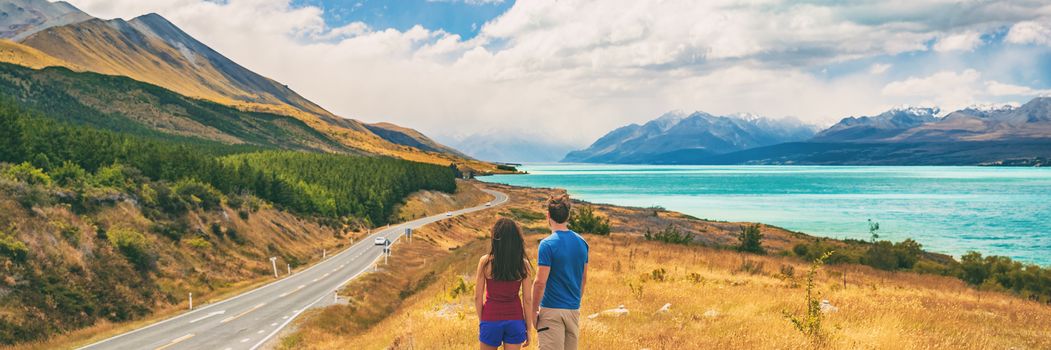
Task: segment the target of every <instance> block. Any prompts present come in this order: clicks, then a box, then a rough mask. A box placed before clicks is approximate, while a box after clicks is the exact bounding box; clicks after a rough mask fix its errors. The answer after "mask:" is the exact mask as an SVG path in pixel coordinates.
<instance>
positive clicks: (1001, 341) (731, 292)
mask: <svg viewBox="0 0 1051 350" xmlns="http://www.w3.org/2000/svg"><path fill="white" fill-rule="evenodd" d="M487 186H491V185H487ZM495 187H498V189H499V190H501V191H504V192H506V193H508V194H510V195H511V199H512V202H511V203H509V204H508V206H507V207H504V208H500V209H498V210H493V211H483V212H477V213H472V214H468V215H466V216H465V217H463V218H456V219H452V220H450V221H449V222H448V223H443V224H438V225H431V226H428V227H426V228H421V229H420V230H417V232H416V233H415V237H416V238H415V241H414V242H413V243H412V244H411V245H409V244H405V243H404V242H401V243H399V244H398V245H395V247H394V251H395V253H394V255H393V259H392V260H391V264H390V265H388V266H383V267H382V268H381V269H380V270H379V272H377V273H374V274H371V275H366V276H364V277H363V278H361V279H359V280H357V281H355V282H353V283H352V284H351V285H350V286H348V287H347V288H346V289H345V290H344V295H346V296H347V299H348V304H347V305H343V306H335V307H329V308H326V309H323V310H319V311H314V312H311V313H309V314H308V315H307V317H306V318H305V319H304V320H303V321H301V323H300V326H299V330H298V331H295V332H289V333H288V334H285V336H284V338H283V339H282V341H281V343H280V346H279V347H280V348H283V349H342V348H347V347H354V348H359V349H415V348H426V349H465V348H474V347H476V346H477V322H478V321H477V317H476V316H475V313H474V312H475V311H474V307H473V288H474V286H473V280H474V279H473V276H471V274H472V273H473V271H474V267H475V266H476V264H477V259H478V256H480V255H481V254H484V253H485V251H486V250H487V246H486V241H485V237H486V235H487V230H488V228H489V226H490V225H491V224H492V223H493V222H494V221H495V219H496V218H497V217H498V216H506V217H511V218H513V219H515V220H517V221H519V222H520V223H522V224H523V225H524V226H525V229H526V232H527V233H528V237H527V240H526V241H527V242H528V244H527V247H528V249H529V255H530V256H533V257H535V254H536V251H535V248H536V244H535V242H537V241H538V240H539V239H541V238H543V237H544V236H545V235H546V234H547V232H546V227H545V226H544V225H545V224H544V222H543V220H542V219H543V215H542V213H541V212H540V211H539V208H541V204H542V203H543V200H544V199H545V198H546V197H547V196H548V195H549V194H550V193H551V192H552V191H551V190H540V189H524V188H513V187H506V186H495ZM579 204H580V203H578V206H579ZM593 208H594V209H595V212H597V213H598V215H599V216H600V217H604V218H607V219H609V222H610V223H611V225H612V227H613V230H612V231H613V232H612V234H611V235H609V236H598V235H585V238H586V239H587V240H588V242H589V245H590V247H591V252H592V258H591V259H590V260H591V264H590V270H589V276H590V277H589V278H590V279H589V282H588V287H587V292H586V294H585V297H584V302H583V308H582V310H581V314H582V324H581V329H582V332H583V339H582V343H581V345H582V348H585V349H681V348H684V347H685V348H790V349H798V348H820V349H856V348H870V349H988V348H1015V349H1042V348H1047V347H1049V346H1051V334H1048V333H1047V332H1046V328H1047V327H1046V325H1048V324H1051V306H1049V305H1048V304H1047V303H1046V302H1039V301H1033V300H1026V299H1023V298H1019V297H1017V296H1014V295H1011V294H1010V293H1005V291H1004V289H1003V287H1002V286H999V285H998V283H999V282H997V281H996V280H995V279H996V278H1000V277H1004V276H1006V274H997V275H998V276H1000V277H996V278H992V279H985V280H984V282H981V283H978V284H979V285H981V287H980V288H975V287H974V285H972V284H969V283H972V281H967V282H965V281H962V280H960V279H958V278H955V277H952V276H942V275H938V274H930V273H926V274H919V273H915V272H904V271H884V270H880V269H876V268H873V267H870V266H865V265H860V264H856V263H851V262H849V261H844V260H839V261H838V262H837V263H833V264H830V265H826V266H824V267H820V268H818V269H816V270H815V271H816V274H815V277H814V283H813V285H812V288H813V292H814V295H815V298H816V299H815V301H817V302H819V301H820V300H828V302H829V305H831V306H832V307H834V308H835V311H831V310H830V311H827V312H820V311H819V312H817V314H820V315H821V316H820V317H821V325H820V326H819V330H818V331H817V332H816V333H815V336H808V335H806V334H804V333H802V332H800V331H799V330H798V329H796V328H795V327H794V326H793V325H792V322H791V321H790V320H789V318H788V317H787V316H796V317H798V316H800V315H803V313H804V310H805V309H806V308H807V303H806V302H805V294H806V289H807V274H808V271H809V269H810V264H809V263H808V259H807V256H806V254H805V253H804V254H799V255H797V254H796V252H795V251H796V249H795V247H797V246H806V247H813V246H814V245H824V246H825V247H829V248H832V250H837V251H842V252H843V254H841V256H842V257H841V258H840V259H848V257H849V256H851V255H852V254H854V253H856V252H857V251H858V250H859V249H864V248H868V247H867V246H865V245H864V244H863V243H859V242H840V241H833V240H821V239H817V238H814V237H809V236H806V235H803V234H798V233H793V232H790V231H785V230H781V229H778V228H776V227H771V226H763V225H761V226H759V231H760V232H761V233H763V234H764V238H763V240H762V241H761V242H762V247H763V248H764V249H765V250H766V251H767V254H765V255H759V254H751V253H742V252H738V251H735V250H733V249H728V248H729V247H732V246H734V245H736V244H738V239H737V234H738V233H739V232H740V227H742V226H748V225H747V223H728V222H713V221H703V220H698V219H695V218H691V217H688V216H684V215H681V214H677V213H672V212H666V211H663V210H660V209H652V208H624V207H614V206H605V205H596V206H594V207H593ZM669 225H670V226H669ZM668 227H673V228H675V229H676V230H680V231H685V232H688V233H689V234H691V235H695V236H696V237H695V238H696V239H695V240H694V243H693V244H689V245H683V244H671V243H666V242H662V241H660V240H648V239H646V238H644V235H645V233H646V232H647V231H649V233H650V237H656V236H657V234H656V232H659V231H660V232H663V231H665V230H667V228H668ZM943 257H944V256H939V255H930V256H923V257H921V258H920V259H919V261H926V262H928V263H932V264H933V263H937V262H938V261H939V260H941V259H942V258H943ZM534 259H535V258H534ZM994 260H995V259H994ZM946 264H948V262H946ZM963 265H964V269H970V268H972V267H973V266H975V265H970V262H966V261H965V262H964V263H963ZM968 266H971V267H968ZM895 270H898V268H897V267H895ZM1037 272H1040V273H1045V276H1046V277H1044V278H1051V275H1047V272H1048V270H1046V269H1045V270H1038V271H1037ZM986 277H989V275H987V276H986ZM1049 280H1051V279H1049ZM1045 300H1046V299H1045ZM665 304H671V305H670V306H669V310H668V311H667V312H660V311H658V310H659V309H661V308H662V307H663V306H664V305H665ZM620 305H623V306H624V307H625V308H626V309H627V310H629V312H628V314H627V315H625V316H619V317H618V316H612V315H602V314H600V313H601V312H602V311H604V310H608V309H613V308H616V307H618V306H620ZM593 314H600V315H598V316H595V317H594V318H589V317H588V316H590V315H593ZM532 339H534V341H535V339H536V338H535V336H534V337H533V338H532ZM534 344H535V343H534Z"/></svg>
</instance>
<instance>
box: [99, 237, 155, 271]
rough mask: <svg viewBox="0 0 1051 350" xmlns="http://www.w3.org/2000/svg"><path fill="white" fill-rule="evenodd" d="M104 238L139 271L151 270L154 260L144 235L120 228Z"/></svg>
mask: <svg viewBox="0 0 1051 350" xmlns="http://www.w3.org/2000/svg"><path fill="white" fill-rule="evenodd" d="M106 236H107V239H108V240H109V242H110V244H112V245H113V247H114V248H116V249H117V251H119V252H120V253H121V254H123V255H124V257H125V258H127V259H128V262H130V263H131V264H132V265H134V266H135V267H136V268H137V269H139V271H147V270H150V269H151V268H153V264H154V261H155V259H154V257H153V254H152V252H150V248H149V242H148V241H147V240H146V236H145V235H143V234H142V233H139V232H138V231H135V230H133V229H130V228H124V227H120V228H116V229H112V230H110V231H108V232H107V233H106Z"/></svg>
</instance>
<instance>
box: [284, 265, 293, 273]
mask: <svg viewBox="0 0 1051 350" xmlns="http://www.w3.org/2000/svg"><path fill="white" fill-rule="evenodd" d="M285 268H287V269H288V274H289V275H292V264H285Z"/></svg>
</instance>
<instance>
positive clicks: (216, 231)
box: [210, 222, 223, 238]
mask: <svg viewBox="0 0 1051 350" xmlns="http://www.w3.org/2000/svg"><path fill="white" fill-rule="evenodd" d="M210 228H211V231H212V235H214V236H216V237H219V238H223V227H222V226H219V223H218V222H213V223H212V225H211V227H210Z"/></svg>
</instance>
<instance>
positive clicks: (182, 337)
mask: <svg viewBox="0 0 1051 350" xmlns="http://www.w3.org/2000/svg"><path fill="white" fill-rule="evenodd" d="M193 336H194V334H193V333H190V334H187V335H184V336H181V337H178V338H175V339H173V340H172V341H171V342H170V343H168V344H164V346H161V347H159V348H157V349H155V350H164V349H167V348H169V347H171V346H172V345H175V344H178V343H180V342H182V341H185V340H186V339H190V338H193Z"/></svg>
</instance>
